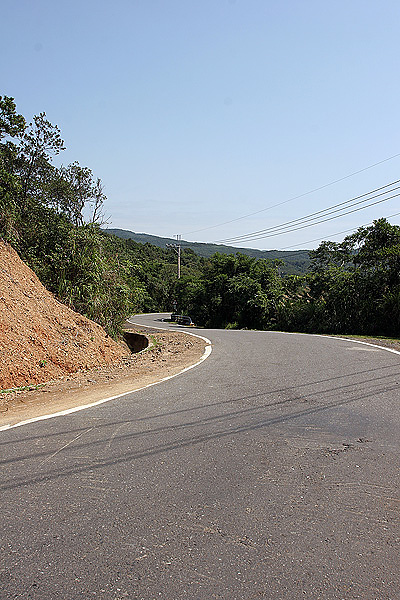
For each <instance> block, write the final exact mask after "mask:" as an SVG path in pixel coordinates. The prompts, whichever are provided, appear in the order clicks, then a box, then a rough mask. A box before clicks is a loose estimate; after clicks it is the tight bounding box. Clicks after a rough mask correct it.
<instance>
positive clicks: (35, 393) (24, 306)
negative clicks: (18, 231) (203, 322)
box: [0, 240, 205, 425]
mask: <svg viewBox="0 0 400 600" xmlns="http://www.w3.org/2000/svg"><path fill="white" fill-rule="evenodd" d="M148 337H149V339H150V347H149V349H148V350H146V351H145V352H144V353H141V354H131V352H130V351H129V348H128V347H127V346H126V345H125V344H118V343H117V342H115V341H114V340H112V339H111V338H110V337H109V336H108V335H107V334H106V332H105V331H104V330H103V329H102V328H101V327H100V326H99V325H97V324H96V323H94V322H93V321H90V320H89V319H87V318H85V317H83V316H82V315H79V314H77V313H75V312H74V311H72V310H71V309H69V308H68V307H67V306H65V305H63V304H61V303H60V302H58V301H57V300H56V299H55V298H54V296H53V295H52V294H51V293H50V292H48V291H47V290H46V289H45V288H44V287H43V285H42V284H41V283H40V281H39V279H38V278H37V276H36V275H35V274H34V273H33V272H32V270H31V269H29V268H28V267H27V265H25V264H24V263H23V262H22V261H21V259H20V258H19V256H18V254H17V253H16V252H15V251H14V250H13V249H12V248H11V247H10V246H8V245H7V244H5V243H4V242H2V241H1V240H0V425H4V424H11V423H14V422H18V421H19V420H23V419H27V418H32V417H35V416H39V415H42V414H47V413H49V412H56V411H58V410H64V409H68V408H71V407H75V406H80V405H82V404H88V403H92V402H95V401H98V400H100V399H102V398H104V397H109V396H114V395H117V394H122V393H125V392H128V391H130V390H134V389H138V388H140V387H143V386H144V385H148V384H149V383H154V382H155V381H158V380H160V379H161V378H163V377H167V376H170V375H173V374H175V373H178V372H179V371H181V370H182V368H184V367H187V366H190V365H191V364H194V363H195V362H197V360H199V358H200V357H201V356H202V354H203V352H204V345H205V344H204V342H203V341H202V340H200V339H198V338H194V337H191V336H188V335H187V334H184V333H177V332H165V331H164V332H163V331H159V332H154V334H152V335H151V336H148ZM42 384H43V385H42ZM25 386H28V387H29V389H28V390H26V389H21V388H23V387H25ZM35 386H36V388H37V389H34V388H35ZM6 390H8V391H6Z"/></svg>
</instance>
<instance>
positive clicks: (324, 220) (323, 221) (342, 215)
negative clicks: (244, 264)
mask: <svg viewBox="0 0 400 600" xmlns="http://www.w3.org/2000/svg"><path fill="white" fill-rule="evenodd" d="M398 196H400V194H394V195H393V196H390V197H389V198H384V199H383V200H378V201H377V202H371V204H367V205H366V206H361V207H359V208H355V209H353V210H348V211H347V212H344V213H342V214H340V215H336V216H335V217H329V218H328V219H322V220H321V221H317V222H316V223H310V224H308V225H302V226H301V227H293V228H292V229H288V230H287V231H280V232H278V233H270V234H268V235H261V236H259V237H254V238H251V240H262V239H265V238H269V237H276V236H278V235H283V234H284V233H292V232H293V231H298V230H299V229H306V228H307V227H313V226H314V225H319V224H320V223H326V221H332V220H333V219H338V218H339V217H344V216H345V215H349V214H351V213H354V212H358V211H359V210H364V209H365V208H368V207H369V206H375V204H381V203H382V202H386V201H387V200H391V199H392V198H397V197H398Z"/></svg>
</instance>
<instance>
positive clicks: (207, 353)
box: [0, 313, 400, 431]
mask: <svg viewBox="0 0 400 600" xmlns="http://www.w3.org/2000/svg"><path fill="white" fill-rule="evenodd" d="M148 314H159V313H148ZM127 321H128V322H129V323H131V324H132V325H138V326H139V327H143V325H142V323H135V322H134V321H130V320H129V319H127ZM146 327H148V328H149V329H160V327H155V326H154V327H153V326H152V325H146ZM184 333H187V334H188V335H193V337H197V338H200V339H201V340H204V341H205V342H206V343H207V344H208V346H206V348H205V350H204V354H203V356H202V357H201V358H200V360H199V361H198V362H197V363H195V364H194V365H191V366H190V367H186V368H185V369H182V371H179V373H175V375H169V376H168V377H164V378H163V379H160V380H159V381H155V382H154V383H149V384H148V385H145V386H143V387H141V388H138V389H137V390H132V391H130V392H124V393H123V394H118V395H117V396H111V397H110V398H104V399H103V400H97V402H92V403H91V404H84V405H83V406H75V407H74V408H68V409H67V410H62V411H60V412H57V413H53V414H49V415H42V416H40V417H33V418H32V419H27V420H26V421H20V422H19V423H14V425H3V426H2V427H0V431H6V430H8V429H13V428H14V427H21V425H28V424H29V423H35V422H36V421H44V420H46V419H52V418H53V417H62V416H63V415H69V414H71V413H74V412H78V411H80V410H85V409H86V408H91V407H92V406H98V405H99V404H104V403H105V402H110V400H116V399H117V398H122V397H123V396H127V395H128V394H133V393H134V392H140V391H141V390H145V389H146V388H149V387H152V386H153V385H158V384H159V383H162V382H163V381H168V379H173V378H174V377H177V376H178V375H181V373H185V372H186V371H190V369H194V367H197V366H198V365H199V364H200V363H202V362H203V361H204V360H206V358H208V357H209V356H210V354H211V351H212V342H211V341H210V340H209V339H208V338H206V337H204V336H202V335H197V334H195V333H192V332H191V331H185V332H184ZM276 333H284V334H285V335H313V336H315V337H323V338H328V339H333V340H342V341H344V342H354V343H355V344H365V345H366V346H373V347H374V348H379V349H380V350H385V351H386V352H393V354H399V355H400V352H399V351H398V350H394V349H393V348H386V347H385V346H378V345H377V344H370V343H369V342H362V341H361V340H353V339H350V338H342V337H339V336H333V335H332V336H331V335H321V334H318V333H297V332H294V331H293V332H291V331H290V332H289V331H279V332H276Z"/></svg>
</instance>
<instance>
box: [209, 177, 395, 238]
mask: <svg viewBox="0 0 400 600" xmlns="http://www.w3.org/2000/svg"><path fill="white" fill-rule="evenodd" d="M399 182H400V180H397V181H393V182H392V183H388V184H386V185H384V186H382V187H379V188H376V189H374V190H371V191H370V192H367V193H366V194H362V195H360V196H356V197H354V198H350V200H345V201H344V202H339V203H338V204H334V205H333V206H330V207H328V208H325V209H323V210H319V211H316V212H313V213H310V214H308V215H305V216H303V217H299V218H298V219H293V220H291V221H286V222H285V223H282V224H281V225H274V226H272V227H268V228H266V229H260V230H258V231H253V232H251V233H246V234H243V235H238V236H234V237H231V238H226V239H223V240H218V242H217V243H225V242H242V241H248V240H250V239H253V238H256V239H259V236H260V235H264V234H267V233H273V232H274V233H275V232H277V231H278V230H280V229H288V228H289V229H291V228H292V227H293V226H295V225H301V224H303V223H306V222H309V221H315V220H316V219H318V218H320V217H322V216H326V215H329V214H333V213H336V212H340V211H343V210H344V206H345V205H346V204H347V205H349V206H357V205H358V204H363V203H365V202H369V201H370V200H373V199H374V198H377V197H379V196H383V195H385V194H388V193H391V192H393V191H395V190H396V189H399V187H397V188H392V189H390V190H387V189H386V188H389V187H392V186H394V185H395V184H396V183H399ZM381 190H386V191H385V192H381V193H380V194H376V195H375V196H372V194H374V193H375V192H380V191H381ZM360 198H363V200H360ZM357 200H358V202H357ZM347 208H348V207H347ZM363 208H364V207H363ZM343 214H346V213H343ZM339 216H341V215H338V217H339ZM282 233H284V231H282Z"/></svg>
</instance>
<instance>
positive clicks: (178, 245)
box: [167, 235, 182, 279]
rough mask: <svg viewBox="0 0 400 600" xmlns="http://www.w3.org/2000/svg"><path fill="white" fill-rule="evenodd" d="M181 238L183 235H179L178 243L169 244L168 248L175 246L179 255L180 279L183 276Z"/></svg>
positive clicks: (177, 237)
mask: <svg viewBox="0 0 400 600" xmlns="http://www.w3.org/2000/svg"><path fill="white" fill-rule="evenodd" d="M181 238H182V236H181V235H177V236H176V241H177V242H178V243H177V244H167V248H173V249H174V250H175V252H176V253H177V255H178V279H180V278H181Z"/></svg>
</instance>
